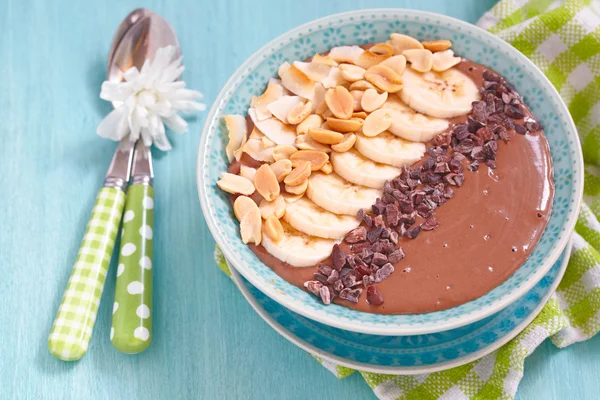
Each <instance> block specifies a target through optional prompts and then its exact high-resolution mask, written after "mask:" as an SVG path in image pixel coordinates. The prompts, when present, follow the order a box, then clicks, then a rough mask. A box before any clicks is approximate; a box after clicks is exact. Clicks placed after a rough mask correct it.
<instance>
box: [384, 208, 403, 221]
mask: <svg viewBox="0 0 600 400" xmlns="http://www.w3.org/2000/svg"><path fill="white" fill-rule="evenodd" d="M385 219H386V222H387V224H388V226H396V225H398V221H399V220H400V211H399V210H398V207H396V205H395V204H388V205H387V206H385Z"/></svg>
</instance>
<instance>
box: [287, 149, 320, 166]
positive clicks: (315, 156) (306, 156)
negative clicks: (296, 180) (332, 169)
mask: <svg viewBox="0 0 600 400" xmlns="http://www.w3.org/2000/svg"><path fill="white" fill-rule="evenodd" d="M290 160H291V163H292V166H293V167H299V166H301V164H302V163H303V162H309V163H310V165H311V167H310V169H311V171H318V170H320V169H321V168H323V166H324V165H325V164H327V162H328V161H329V155H327V153H325V152H322V151H316V150H300V151H297V152H295V153H294V154H292V156H291V157H290Z"/></svg>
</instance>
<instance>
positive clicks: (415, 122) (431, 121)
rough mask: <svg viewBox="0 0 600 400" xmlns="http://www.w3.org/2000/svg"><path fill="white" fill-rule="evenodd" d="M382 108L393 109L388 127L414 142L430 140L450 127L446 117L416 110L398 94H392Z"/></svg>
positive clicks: (399, 135)
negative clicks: (437, 116)
mask: <svg viewBox="0 0 600 400" xmlns="http://www.w3.org/2000/svg"><path fill="white" fill-rule="evenodd" d="M381 109H382V110H384V109H385V110H392V111H391V112H390V116H391V118H392V122H391V124H390V126H389V127H388V128H387V129H388V131H390V132H391V133H393V134H394V135H396V136H398V137H401V138H403V139H406V140H411V141H413V142H428V141H430V140H431V139H433V138H434V137H436V136H437V135H438V134H440V133H442V132H444V131H445V130H446V129H448V126H449V125H450V123H449V122H448V120H446V119H440V118H433V117H430V116H427V115H423V114H421V113H418V112H416V111H415V110H413V109H412V108H410V107H409V106H407V105H406V104H404V103H403V102H402V101H401V100H400V99H399V98H398V97H397V96H390V97H389V98H388V100H387V101H386V102H385V104H384V105H383V106H382V107H381Z"/></svg>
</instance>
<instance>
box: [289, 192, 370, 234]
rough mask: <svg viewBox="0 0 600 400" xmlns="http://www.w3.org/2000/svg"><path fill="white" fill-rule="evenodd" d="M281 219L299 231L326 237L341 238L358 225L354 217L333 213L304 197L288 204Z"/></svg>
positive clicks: (358, 222)
mask: <svg viewBox="0 0 600 400" xmlns="http://www.w3.org/2000/svg"><path fill="white" fill-rule="evenodd" d="M283 219H284V220H285V222H287V223H288V224H290V225H291V226H292V227H294V228H295V229H297V230H299V231H300V232H303V233H306V234H307V235H311V236H318V237H321V238H326V239H343V237H344V236H345V235H346V234H347V233H348V232H350V231H351V230H352V229H354V228H357V227H358V225H360V221H359V220H358V219H357V218H356V217H353V216H350V215H338V214H334V213H332V212H329V211H327V210H325V209H324V208H322V207H319V206H318V205H316V204H315V203H313V202H312V201H311V200H309V199H307V198H306V197H302V198H300V199H298V200H297V201H295V202H293V203H291V204H288V206H287V208H286V212H285V215H284V217H283Z"/></svg>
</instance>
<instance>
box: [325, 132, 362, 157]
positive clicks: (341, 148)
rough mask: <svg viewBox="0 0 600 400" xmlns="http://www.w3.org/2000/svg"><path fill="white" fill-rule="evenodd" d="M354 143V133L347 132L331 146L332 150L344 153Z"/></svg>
mask: <svg viewBox="0 0 600 400" xmlns="http://www.w3.org/2000/svg"><path fill="white" fill-rule="evenodd" d="M354 143H356V135H355V134H354V133H347V134H345V135H344V139H342V141H341V142H339V143H338V144H334V145H332V146H331V149H332V150H333V151H337V152H338V153H344V152H346V151H349V150H350V149H351V148H352V147H353V146H354Z"/></svg>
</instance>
